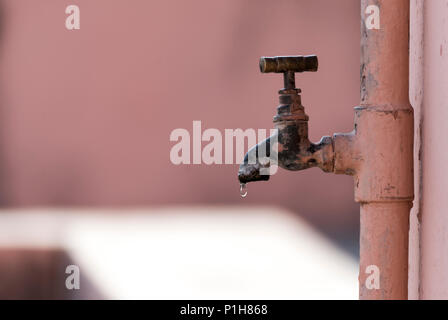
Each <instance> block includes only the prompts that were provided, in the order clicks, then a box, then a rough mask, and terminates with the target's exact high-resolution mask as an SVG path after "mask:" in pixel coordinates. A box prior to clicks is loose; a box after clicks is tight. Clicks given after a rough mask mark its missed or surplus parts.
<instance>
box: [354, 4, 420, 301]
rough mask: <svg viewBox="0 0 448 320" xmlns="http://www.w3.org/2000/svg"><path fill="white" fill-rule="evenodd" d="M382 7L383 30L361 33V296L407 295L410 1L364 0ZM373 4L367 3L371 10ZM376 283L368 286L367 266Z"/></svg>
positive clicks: (357, 190) (357, 194)
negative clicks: (374, 271) (375, 273)
mask: <svg viewBox="0 0 448 320" xmlns="http://www.w3.org/2000/svg"><path fill="white" fill-rule="evenodd" d="M371 5H375V6H377V7H378V8H379V10H380V11H379V14H380V15H379V17H380V21H379V22H380V23H379V29H375V28H367V27H366V23H365V20H363V22H362V33H361V59H362V61H361V105H360V107H358V108H356V125H357V133H356V135H357V145H358V148H359V150H360V154H361V158H362V160H361V161H360V165H359V167H358V169H357V172H356V175H355V198H356V201H358V202H360V203H361V231H360V234H361V241H360V274H359V282H360V283H359V296H360V299H407V298H408V242H409V212H410V209H411V207H412V200H413V110H412V107H411V105H410V103H409V0H362V1H361V10H362V16H363V17H366V16H368V15H369V14H370V12H369V10H370V9H371V8H372V7H369V6H371ZM368 8H369V9H368ZM371 266H375V267H377V270H379V288H378V287H373V288H372V286H371V285H369V283H368V282H369V281H370V279H371V278H370V276H371V274H370V273H369V270H372V269H371V268H370V267H371Z"/></svg>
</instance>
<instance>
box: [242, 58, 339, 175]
mask: <svg viewBox="0 0 448 320" xmlns="http://www.w3.org/2000/svg"><path fill="white" fill-rule="evenodd" d="M317 68H318V59H317V56H315V55H311V56H284V57H262V58H261V59H260V71H261V72H262V73H283V77H284V88H283V89H282V90H280V91H279V95H280V97H279V100H280V104H279V106H278V107H277V114H276V115H275V117H274V125H275V128H276V129H277V130H276V134H274V135H272V136H271V137H269V138H267V139H266V140H264V141H262V142H261V143H259V144H258V145H256V146H254V147H253V148H252V149H250V150H249V152H248V153H247V154H246V155H245V157H244V162H243V163H242V164H241V165H240V168H239V171H238V179H239V181H240V183H242V184H245V183H248V182H254V181H263V180H264V181H266V180H269V170H268V169H269V167H270V166H272V165H278V166H279V167H281V168H283V169H286V170H290V171H298V170H305V169H308V168H312V167H319V168H321V169H322V170H323V171H325V172H332V171H333V162H334V161H333V158H334V152H333V142H332V138H331V137H328V136H326V137H323V138H322V139H321V140H320V142H318V143H317V144H314V143H312V142H310V140H309V138H308V119H309V117H308V116H307V115H306V114H305V109H304V107H303V105H302V102H301V96H300V93H301V90H300V89H297V88H296V85H295V73H296V72H305V71H310V72H316V71H317ZM263 169H266V171H263Z"/></svg>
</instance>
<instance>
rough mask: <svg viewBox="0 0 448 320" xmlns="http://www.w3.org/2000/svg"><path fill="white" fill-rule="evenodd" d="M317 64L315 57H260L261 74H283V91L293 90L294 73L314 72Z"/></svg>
mask: <svg viewBox="0 0 448 320" xmlns="http://www.w3.org/2000/svg"><path fill="white" fill-rule="evenodd" d="M318 66H319V62H318V59H317V56H316V55H310V56H278V57H261V58H260V71H261V73H283V77H284V82H285V89H294V88H295V86H296V85H295V76H294V73H295V72H305V71H309V72H316V71H317V69H318Z"/></svg>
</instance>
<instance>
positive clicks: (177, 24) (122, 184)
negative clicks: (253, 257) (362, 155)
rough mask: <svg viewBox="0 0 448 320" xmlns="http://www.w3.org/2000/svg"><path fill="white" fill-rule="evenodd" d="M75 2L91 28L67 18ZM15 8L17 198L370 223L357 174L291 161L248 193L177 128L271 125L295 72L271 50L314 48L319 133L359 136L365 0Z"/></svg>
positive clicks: (311, 92) (313, 105) (0, 89)
mask: <svg viewBox="0 0 448 320" xmlns="http://www.w3.org/2000/svg"><path fill="white" fill-rule="evenodd" d="M70 4H77V5H79V6H80V9H81V30H79V31H68V30H66V29H65V18H66V15H65V13H64V11H65V8H66V7H67V6H68V5H70ZM0 9H1V11H2V18H1V21H2V23H1V34H0V35H1V39H0V70H1V73H0V119H1V120H0V121H1V122H0V128H1V131H0V138H1V143H0V146H1V149H0V155H1V156H0V160H1V161H0V163H1V166H0V175H1V184H2V187H1V188H2V191H1V194H2V198H1V199H2V203H3V204H4V205H9V206H48V205H62V206H71V205H82V206H115V205H120V206H121V205H166V204H170V205H171V204H206V203H233V204H251V203H258V204H260V203H263V204H272V205H278V204H282V205H286V206H288V207H290V208H293V209H295V210H297V211H299V212H300V213H301V214H303V215H304V216H306V217H308V218H309V219H310V220H312V221H314V222H317V223H320V224H321V225H326V226H329V228H336V229H339V230H348V229H350V230H353V227H354V226H356V225H357V224H358V218H359V217H358V209H357V205H356V204H355V203H354V202H353V187H352V180H351V178H350V177H346V176H334V175H328V174H324V173H322V172H320V171H319V169H313V170H309V171H307V172H302V173H289V172H285V171H281V172H280V173H278V174H277V175H276V176H275V177H273V178H272V179H271V182H269V183H260V184H255V185H250V186H249V197H248V198H247V199H245V200H244V201H243V200H241V198H240V197H239V193H238V183H237V178H236V173H237V167H238V166H237V165H227V166H205V165H202V166H174V165H172V164H171V163H170V160H169V151H170V148H171V147H172V145H173V143H171V142H170V141H169V135H170V132H171V131H172V130H173V129H175V128H187V129H189V130H191V125H192V121H193V120H201V121H202V123H203V127H205V128H211V127H212V128H218V129H220V130H223V129H224V128H231V129H233V128H239V127H241V128H271V127H272V116H273V115H274V112H275V106H276V104H277V97H276V93H277V90H278V89H279V88H280V87H281V85H282V80H281V77H280V76H279V75H261V74H260V73H259V70H258V58H259V57H260V56H262V55H278V54H310V53H316V54H317V55H318V56H319V58H320V70H319V72H318V73H316V74H304V75H300V76H299V77H298V81H297V83H298V85H299V86H300V87H301V88H302V89H303V92H304V93H303V103H304V105H305V107H306V111H307V113H308V114H309V116H310V118H311V121H310V135H311V138H313V139H314V140H318V139H319V138H320V137H321V136H322V135H327V134H332V133H333V132H347V131H350V130H351V129H352V126H353V110H352V107H353V106H355V105H356V104H357V103H358V102H359V61H360V59H359V29H360V27H359V23H360V22H359V19H360V18H359V10H360V9H359V1H357V0H338V1H327V0H313V1H305V0H300V1H292V0H291V1H268V0H257V1H255V0H245V1H241V0H226V1H208V0H194V1H181V0H177V1H174V0H167V1H147V0H133V1H132V2H129V1H125V0H95V1H91V0H39V1H34V0H3V1H1V2H0ZM447 52H448V51H447ZM438 59H441V58H440V57H438ZM433 103H436V101H433ZM440 106H442V104H440ZM438 116H439V117H438V118H437V119H438V120H437V121H443V117H440V115H438ZM437 141H438V139H433V140H432V143H436V142H437ZM434 161H441V158H439V159H438V160H436V159H435V160H434ZM434 168H435V167H434Z"/></svg>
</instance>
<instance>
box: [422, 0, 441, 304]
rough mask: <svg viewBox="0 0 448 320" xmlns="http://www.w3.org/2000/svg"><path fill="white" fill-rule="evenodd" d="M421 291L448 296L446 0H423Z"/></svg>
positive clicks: (430, 295)
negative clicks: (445, 140) (445, 139)
mask: <svg viewBox="0 0 448 320" xmlns="http://www.w3.org/2000/svg"><path fill="white" fill-rule="evenodd" d="M424 9H425V11H424V85H423V97H424V100H423V108H422V110H423V119H424V120H423V121H424V122H423V132H422V146H423V148H422V152H423V154H422V155H423V157H422V160H423V162H422V173H423V175H422V199H421V200H422V206H421V213H420V214H421V216H422V224H421V243H420V246H421V267H420V268H421V270H420V276H421V279H420V296H421V298H423V299H448V273H447V270H448V216H447V209H448V196H447V190H448V151H447V149H444V147H445V146H444V142H443V141H444V138H445V137H446V136H447V135H448V126H447V119H448V105H447V104H448V73H447V70H448V1H444V0H436V1H425V7H424Z"/></svg>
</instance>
